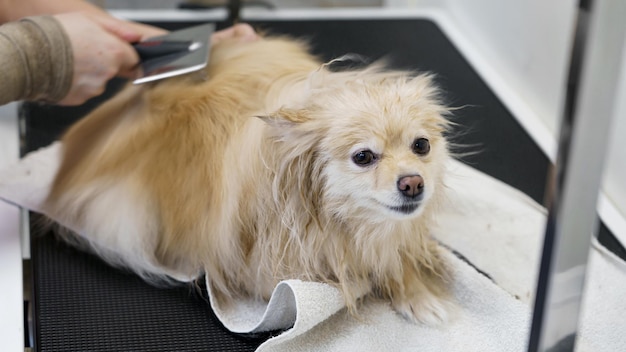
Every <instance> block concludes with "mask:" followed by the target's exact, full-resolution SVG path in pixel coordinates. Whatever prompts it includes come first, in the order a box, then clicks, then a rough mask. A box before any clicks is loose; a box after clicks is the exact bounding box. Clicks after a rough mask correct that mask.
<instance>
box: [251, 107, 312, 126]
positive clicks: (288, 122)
mask: <svg viewBox="0 0 626 352" xmlns="http://www.w3.org/2000/svg"><path fill="white" fill-rule="evenodd" d="M257 117H258V118H260V119H261V120H263V122H265V123H267V124H268V125H270V126H273V127H289V126H293V125H296V124H300V123H302V122H305V121H307V120H308V118H307V117H306V113H305V112H304V111H302V110H295V109H286V108H281V109H280V110H278V111H276V112H275V113H272V114H270V115H267V116H257Z"/></svg>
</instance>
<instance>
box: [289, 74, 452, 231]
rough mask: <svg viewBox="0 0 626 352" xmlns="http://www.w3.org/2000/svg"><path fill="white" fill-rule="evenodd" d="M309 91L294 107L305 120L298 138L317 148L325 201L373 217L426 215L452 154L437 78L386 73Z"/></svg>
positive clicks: (349, 213)
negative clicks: (435, 85) (301, 105)
mask: <svg viewBox="0 0 626 352" xmlns="http://www.w3.org/2000/svg"><path fill="white" fill-rule="evenodd" d="M310 99H311V101H310V102H309V105H308V107H307V108H305V109H302V110H300V111H298V112H297V113H292V114H291V120H292V121H299V122H300V123H298V124H297V125H298V128H299V132H300V133H298V134H297V135H298V136H297V137H295V138H294V145H295V144H297V145H298V146H299V147H303V146H306V145H309V146H310V147H312V148H313V149H314V150H315V155H316V156H315V162H316V163H318V167H316V168H313V169H319V170H321V171H320V173H321V176H322V177H320V178H319V180H321V182H323V186H322V187H321V189H320V191H321V192H322V193H323V203H324V206H325V207H328V208H330V209H331V210H330V211H331V212H333V213H334V214H336V215H337V216H341V217H342V218H345V217H349V218H358V219H363V220H367V221H374V222H378V221H384V220H388V219H390V218H391V219H407V218H412V217H416V216H419V215H420V214H421V213H422V212H423V210H424V208H425V207H426V205H427V204H428V203H429V201H430V200H431V199H432V198H433V195H434V194H435V193H436V192H437V191H438V189H439V188H440V183H441V182H442V181H441V178H442V176H443V175H442V173H443V169H444V167H445V163H446V160H447V156H448V154H447V146H446V141H445V139H444V137H443V135H442V133H443V132H444V130H445V127H446V125H447V122H446V120H445V119H444V118H443V117H442V115H443V114H445V112H446V109H445V108H444V107H443V106H441V105H440V104H439V103H438V102H437V99H436V91H435V89H434V88H433V87H432V85H431V80H430V79H429V78H427V77H417V78H406V77H403V76H400V77H390V78H385V77H384V76H383V75H382V74H381V77H378V78H377V77H374V78H372V79H364V80H356V81H349V82H344V84H342V85H341V86H340V87H338V88H337V89H330V88H327V89H324V90H321V91H320V92H319V93H318V94H314V95H312V96H311V98H310ZM294 115H297V116H298V117H294ZM296 148H297V147H296Z"/></svg>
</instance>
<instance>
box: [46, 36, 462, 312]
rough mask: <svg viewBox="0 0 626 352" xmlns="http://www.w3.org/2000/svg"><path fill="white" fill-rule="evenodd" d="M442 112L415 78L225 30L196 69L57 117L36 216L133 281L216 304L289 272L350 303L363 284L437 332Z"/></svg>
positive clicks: (443, 287) (425, 82)
mask: <svg viewBox="0 0 626 352" xmlns="http://www.w3.org/2000/svg"><path fill="white" fill-rule="evenodd" d="M447 112H448V109H447V108H446V107H445V106H443V105H442V104H441V103H440V101H439V98H438V91H437V89H436V88H434V87H433V84H432V79H431V78H430V77H429V76H428V75H414V74H411V73H408V72H399V71H390V70H385V69H384V68H383V67H382V65H378V64H373V65H370V66H369V67H367V68H364V69H363V68H362V69H354V70H347V71H342V72H331V70H329V69H328V67H327V65H323V64H322V63H321V62H320V61H319V60H318V59H316V58H315V57H314V56H312V55H311V54H310V53H309V50H308V48H307V46H306V45H305V44H303V43H300V42H298V41H296V40H293V39H289V38H282V37H267V38H263V39H261V40H258V41H256V42H252V43H240V42H236V41H228V40H226V41H224V42H221V43H219V44H217V45H216V46H215V47H214V48H213V52H212V54H211V60H210V64H209V66H208V67H207V69H206V70H204V71H202V73H200V74H190V75H186V76H183V77H180V78H176V79H169V80H166V81H162V82H159V83H156V84H152V85H149V86H129V87H126V88H125V89H124V90H123V91H122V92H120V93H119V94H118V95H116V96H115V97H114V98H113V99H111V100H109V101H108V102H106V103H104V104H103V105H102V106H100V107H99V108H98V109H96V110H95V111H94V112H92V113H91V114H90V115H89V116H87V117H86V118H84V119H83V120H81V121H79V122H78V123H77V124H75V125H74V126H73V127H72V128H71V129H70V130H69V131H68V132H67V134H66V135H65V136H64V138H63V146H64V155H63V161H62V164H61V166H60V168H59V171H58V174H57V176H56V179H55V181H54V183H53V187H52V188H51V192H50V194H49V196H48V199H47V204H46V211H47V213H48V214H49V215H50V216H51V217H52V218H55V219H58V220H60V222H61V223H65V224H74V226H76V229H79V230H80V234H81V236H79V237H80V238H82V241H85V242H86V243H87V245H88V247H89V248H90V249H91V250H94V251H95V252H96V253H97V254H99V255H100V256H102V257H103V258H104V259H106V260H108V261H109V262H110V263H112V264H113V265H117V266H123V267H127V268H130V269H132V270H133V271H135V272H136V273H138V274H139V275H141V276H142V277H144V278H145V279H146V280H148V281H151V282H160V281H162V280H166V281H167V280H171V279H172V278H173V279H174V280H189V279H190V278H195V277H198V276H199V275H201V274H202V273H205V274H206V276H207V278H208V282H209V284H210V287H211V289H212V291H213V292H214V294H215V296H216V297H217V299H218V300H219V301H220V302H222V303H224V304H227V303H228V302H231V300H232V299H234V298H236V297H241V296H246V297H254V298H258V299H265V300H267V299H269V297H270V295H271V293H272V290H273V289H274V287H275V286H276V284H277V283H278V282H279V281H280V280H284V279H302V280H310V281H318V282H324V283H328V284H331V285H334V286H335V287H337V288H338V289H339V290H340V291H341V292H342V293H343V296H344V297H345V301H346V305H347V307H348V308H349V310H350V311H351V312H353V313H356V311H357V308H358V302H359V300H360V297H362V296H363V294H364V293H368V294H369V296H370V297H379V298H383V299H387V300H389V301H390V302H391V304H392V306H393V307H394V308H395V309H396V310H397V311H398V312H399V313H401V314H402V315H404V316H405V317H407V318H409V319H411V320H413V321H416V322H424V323H433V324H437V323H438V322H441V321H445V320H446V319H447V315H448V314H449V313H450V310H451V309H450V307H451V306H452V305H451V303H450V297H449V287H448V286H449V284H450V280H451V279H450V273H449V271H448V270H447V268H446V263H445V262H444V260H443V259H442V257H441V255H440V253H439V247H438V245H437V244H436V242H435V241H434V240H432V239H431V238H430V235H429V227H430V226H431V224H432V223H433V221H434V215H435V213H436V212H437V207H438V204H439V203H440V200H441V197H442V188H443V184H442V177H443V173H444V169H445V165H446V160H447V158H448V157H449V153H448V147H447V143H446V140H445V138H444V135H443V134H444V133H445V131H446V129H447V128H448V126H449V122H448V120H447V119H446V118H445V115H446V114H447Z"/></svg>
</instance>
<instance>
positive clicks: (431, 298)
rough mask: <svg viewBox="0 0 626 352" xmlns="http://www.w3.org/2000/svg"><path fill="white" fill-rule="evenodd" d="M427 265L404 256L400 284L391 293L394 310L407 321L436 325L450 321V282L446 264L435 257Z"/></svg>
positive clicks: (451, 306) (435, 255)
mask: <svg viewBox="0 0 626 352" xmlns="http://www.w3.org/2000/svg"><path fill="white" fill-rule="evenodd" d="M433 251H434V253H432V254H433V255H432V256H431V257H430V260H429V263H428V265H426V264H424V263H423V262H421V261H419V260H415V259H413V258H410V257H409V256H408V255H406V254H405V255H404V256H403V258H402V264H403V276H402V284H399V285H396V286H395V287H393V288H392V291H391V301H392V305H393V307H394V309H395V310H396V311H397V312H398V313H400V314H402V315H403V316H404V317H406V318H407V319H409V320H411V321H413V322H416V323H424V324H427V325H439V324H441V323H444V322H446V321H448V320H449V318H450V315H451V313H452V310H453V307H454V305H453V304H452V302H451V300H450V292H449V290H450V288H449V284H450V279H449V275H448V274H447V272H446V269H445V264H444V263H443V261H442V260H441V258H440V257H439V256H438V255H437V254H436V251H437V249H436V248H433Z"/></svg>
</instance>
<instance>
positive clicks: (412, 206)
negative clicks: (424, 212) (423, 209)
mask: <svg viewBox="0 0 626 352" xmlns="http://www.w3.org/2000/svg"><path fill="white" fill-rule="evenodd" d="M419 206H420V203H419V202H414V203H404V204H402V205H398V206H387V208H389V209H391V210H393V211H395V212H398V213H402V214H407V215H408V214H411V213H413V212H414V211H415V210H417V208H419Z"/></svg>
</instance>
